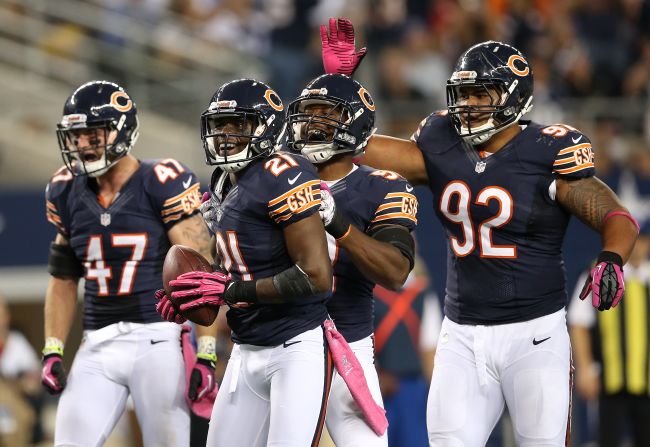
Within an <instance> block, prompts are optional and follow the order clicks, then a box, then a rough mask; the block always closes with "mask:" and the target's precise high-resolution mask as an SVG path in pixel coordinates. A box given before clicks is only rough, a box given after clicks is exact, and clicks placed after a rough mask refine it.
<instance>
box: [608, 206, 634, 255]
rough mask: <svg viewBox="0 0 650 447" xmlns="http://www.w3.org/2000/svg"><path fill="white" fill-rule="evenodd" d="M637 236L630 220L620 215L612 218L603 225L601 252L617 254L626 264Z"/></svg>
mask: <svg viewBox="0 0 650 447" xmlns="http://www.w3.org/2000/svg"><path fill="white" fill-rule="evenodd" d="M638 235H639V232H638V228H637V227H636V226H635V225H634V224H633V223H632V221H631V220H630V219H628V218H627V217H624V216H621V215H617V216H612V217H610V218H609V219H607V221H606V222H605V224H604V225H603V231H602V233H601V238H602V242H603V251H611V252H614V253H618V254H619V255H620V256H621V258H622V259H623V263H626V262H627V261H628V259H629V258H630V254H631V253H632V248H634V243H635V241H636V238H637V236H638Z"/></svg>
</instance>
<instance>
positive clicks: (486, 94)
mask: <svg viewBox="0 0 650 447" xmlns="http://www.w3.org/2000/svg"><path fill="white" fill-rule="evenodd" d="M516 86H517V81H516V80H515V81H514V82H513V83H511V84H510V86H509V87H508V86H507V85H506V83H505V82H503V81H501V80H498V79H494V80H470V81H467V80H460V79H455V78H454V77H452V79H450V80H449V81H448V82H447V109H448V111H449V115H450V116H451V118H452V121H453V123H454V126H455V127H456V131H457V132H458V134H459V135H460V136H461V137H462V138H463V139H464V140H465V141H466V142H467V143H469V144H472V145H478V144H482V143H485V142H486V141H488V140H489V139H490V138H491V137H492V136H493V135H494V134H496V133H497V132H499V131H501V130H503V129H505V128H506V127H508V126H510V125H512V124H515V123H516V122H517V121H519V118H521V116H522V115H524V114H525V113H527V112H528V111H529V110H530V109H531V105H530V104H531V102H532V96H531V97H530V98H529V100H528V101H527V103H526V104H524V106H523V107H521V111H520V113H516V110H517V107H515V106H516V105H518V102H519V98H513V97H512V95H513V91H515V88H516Z"/></svg>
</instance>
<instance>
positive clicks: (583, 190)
mask: <svg viewBox="0 0 650 447" xmlns="http://www.w3.org/2000/svg"><path fill="white" fill-rule="evenodd" d="M556 185H557V201H558V203H559V204H560V205H561V206H562V207H563V208H564V209H565V210H567V211H568V212H569V213H571V214H573V215H574V216H576V217H577V218H578V219H580V221H581V222H582V223H584V224H585V225H587V226H588V227H590V228H592V229H593V230H594V231H597V232H598V233H600V234H601V238H602V244H603V250H605V251H611V252H614V253H617V254H618V255H620V256H621V258H622V259H623V263H625V262H627V259H628V258H629V256H630V253H631V251H632V247H633V246H634V242H635V241H636V237H637V234H638V228H637V227H636V226H635V224H634V223H633V222H632V220H631V219H630V218H628V217H625V216H623V215H612V214H610V213H614V212H621V213H628V211H627V209H626V208H625V207H624V206H623V205H622V204H621V202H620V201H619V199H618V197H617V196H616V194H614V192H613V191H612V190H611V189H610V188H609V187H607V185H605V184H604V183H603V182H602V181H600V180H599V179H597V178H595V177H591V178H585V179H581V180H565V179H558V180H557V182H556Z"/></svg>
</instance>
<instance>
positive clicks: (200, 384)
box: [187, 358, 217, 402]
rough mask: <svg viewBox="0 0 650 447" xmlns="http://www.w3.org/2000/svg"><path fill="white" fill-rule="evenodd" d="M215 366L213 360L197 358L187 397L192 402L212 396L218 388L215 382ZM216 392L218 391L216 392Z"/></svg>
mask: <svg viewBox="0 0 650 447" xmlns="http://www.w3.org/2000/svg"><path fill="white" fill-rule="evenodd" d="M214 368H215V364H214V362H213V361H212V360H208V359H204V358H197V359H196V363H195V364H194V367H193V368H192V373H191V374H190V383H189V387H188V390H187V397H188V398H189V399H190V400H191V401H192V402H194V401H198V400H201V399H203V397H204V396H206V395H208V394H210V393H211V392H212V391H213V390H214V389H215V387H216V386H217V383H216V381H215V380H214ZM215 392H216V391H215Z"/></svg>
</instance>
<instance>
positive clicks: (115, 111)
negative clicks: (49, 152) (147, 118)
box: [56, 81, 138, 177]
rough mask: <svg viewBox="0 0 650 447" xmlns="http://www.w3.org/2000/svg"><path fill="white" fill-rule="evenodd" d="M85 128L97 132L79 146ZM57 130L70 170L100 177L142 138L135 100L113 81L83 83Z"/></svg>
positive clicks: (70, 98) (70, 99) (71, 98)
mask: <svg viewBox="0 0 650 447" xmlns="http://www.w3.org/2000/svg"><path fill="white" fill-rule="evenodd" d="M81 132H94V135H93V136H91V137H90V146H87V147H83V148H79V147H78V141H79V134H80V133H81ZM56 134H57V139H58V141H59V148H60V149H61V156H62V157H63V162H64V163H65V165H66V166H67V167H68V169H69V170H70V172H72V173H73V174H74V175H75V176H79V175H89V176H91V177H98V176H100V175H102V174H104V173H105V172H107V171H108V170H109V169H110V168H111V167H112V166H113V165H115V163H117V162H118V161H119V160H120V159H121V158H122V157H124V156H125V155H126V154H128V153H129V151H130V150H131V148H132V147H133V145H134V144H135V142H136V140H137V139H138V117H137V111H136V107H135V102H133V100H132V99H131V98H130V97H129V95H128V94H127V93H126V92H125V91H124V89H123V88H122V87H120V86H119V85H117V84H114V83H112V82H108V81H91V82H88V83H86V84H83V85H82V86H80V87H79V88H77V89H76V90H75V91H74V92H73V93H72V95H70V97H69V98H68V99H67V100H66V102H65V105H64V106H63V117H62V118H61V121H60V122H59V123H58V124H57V130H56ZM100 134H101V135H102V136H103V139H100V138H99V137H98V135H100ZM98 150H102V153H101V155H99V154H97V151H98Z"/></svg>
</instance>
